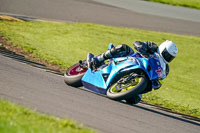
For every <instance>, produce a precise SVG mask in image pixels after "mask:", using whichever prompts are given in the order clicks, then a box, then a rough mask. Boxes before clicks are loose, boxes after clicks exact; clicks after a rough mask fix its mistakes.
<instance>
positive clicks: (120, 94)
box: [107, 77, 147, 102]
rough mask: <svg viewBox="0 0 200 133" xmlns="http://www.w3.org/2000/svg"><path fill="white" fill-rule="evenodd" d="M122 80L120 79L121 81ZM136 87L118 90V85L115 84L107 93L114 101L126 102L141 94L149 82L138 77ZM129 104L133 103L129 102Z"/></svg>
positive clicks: (131, 86)
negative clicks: (125, 100)
mask: <svg viewBox="0 0 200 133" xmlns="http://www.w3.org/2000/svg"><path fill="white" fill-rule="evenodd" d="M119 80H120V79H119ZM135 80H137V81H135V84H134V85H130V86H128V87H127V88H125V89H121V90H119V89H116V88H119V86H118V83H117V82H116V83H114V84H113V85H112V86H111V87H110V88H109V89H108V91H107V96H108V98H110V99H112V100H117V101H120V100H124V99H131V98H132V97H134V96H136V95H138V94H140V93H141V92H142V91H144V89H145V88H146V87H147V80H146V78H145V77H138V78H137V79H135ZM128 102H131V101H129V100H128Z"/></svg>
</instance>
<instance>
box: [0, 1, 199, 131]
mask: <svg viewBox="0 0 200 133" xmlns="http://www.w3.org/2000/svg"><path fill="white" fill-rule="evenodd" d="M37 2H39V1H38V0H32V1H25V0H18V1H15V0H6V1H5V0H0V12H4V13H5V12H6V13H12V14H21V15H26V16H33V17H37V18H38V17H39V18H47V19H52V20H56V19H58V20H63V21H76V22H93V23H100V24H108V25H115V26H126V27H134V25H135V26H136V27H137V28H145V29H152V30H157V31H165V30H166V31H167V29H168V28H172V27H173V26H175V25H182V26H184V25H185V24H190V26H191V27H193V28H191V27H190V26H188V28H187V30H184V29H183V28H180V27H181V26H180V27H179V28H177V27H176V26H175V27H174V33H176V32H177V33H178V32H183V33H184V34H195V35H199V31H198V30H197V29H198V28H197V27H198V26H199V23H198V22H192V21H183V20H177V19H171V18H165V17H159V16H149V15H145V14H141V13H136V12H133V11H129V10H127V9H123V8H118V7H114V6H111V5H109V6H108V5H105V4H100V3H96V2H91V1H89V0H74V1H71V0H68V1H66V0H65V1H64V0H57V1H56V3H55V2H54V0H49V1H47V0H43V3H41V4H38V3H37ZM65 2H67V3H68V4H66V3H65ZM6 3H7V4H6ZM8 3H9V4H8ZM28 5H29V6H28ZM30 5H31V6H30ZM64 14H65V15H64ZM95 14H96V15H95ZM116 15H117V16H116ZM95 16H96V17H95ZM97 16H98V17H97ZM130 16H134V18H137V19H135V20H134V19H133V20H132V18H131V19H130ZM146 18H149V19H151V23H150V25H149V24H148V23H147V22H146V21H147V20H146ZM152 18H154V19H152ZM163 19H165V20H168V21H163ZM158 20H159V21H160V23H161V24H158V22H156V21H158ZM171 20H173V21H171ZM130 21H132V22H130ZM135 21H136V22H137V23H133V22H135ZM149 22H150V21H149ZM153 22H154V23H153ZM169 22H170V23H171V22H174V23H173V24H172V23H171V25H173V26H172V27H168V28H166V27H167V25H170V23H169ZM155 23H156V24H157V25H156V24H155ZM179 23H180V24H179ZM163 24H166V27H163V26H162V25H163ZM195 26H197V27H195ZM195 28H196V29H195ZM172 29H173V28H172ZM191 29H193V30H191ZM170 31H171V30H170ZM8 56H9V57H8ZM20 58H21V57H20ZM25 62H27V61H25ZM0 75H1V76H0V97H1V98H3V99H7V100H11V101H13V102H15V103H19V104H22V105H24V106H28V107H30V108H33V109H36V110H38V111H39V112H44V113H48V114H51V115H55V116H59V117H62V118H70V119H74V120H76V121H78V122H80V123H83V124H84V125H86V126H89V127H92V128H95V129H97V130H99V131H100V132H106V133H133V132H136V133H138V132H139V133H140V132H141V133H146V132H148V133H155V132H156V133H157V132H162V133H173V132H181V133H199V131H200V124H199V123H197V122H194V121H191V120H187V119H184V118H181V117H179V116H176V115H174V114H171V113H166V112H163V111H160V110H156V109H153V108H151V107H149V106H145V105H143V104H138V105H135V106H132V105H127V104H125V103H123V102H116V101H112V100H109V99H107V98H106V97H104V96H101V95H97V94H95V93H92V92H90V91H88V90H87V89H84V88H73V87H70V86H67V85H65V84H64V82H63V76H60V75H56V74H52V73H50V72H46V71H45V70H43V69H39V68H36V67H32V66H30V65H27V64H25V63H22V62H19V61H16V60H15V59H14V58H13V57H12V56H10V55H5V54H2V53H0Z"/></svg>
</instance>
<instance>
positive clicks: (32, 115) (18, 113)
mask: <svg viewBox="0 0 200 133" xmlns="http://www.w3.org/2000/svg"><path fill="white" fill-rule="evenodd" d="M94 132H95V131H94V130H91V129H86V128H83V126H81V125H78V124H76V123H74V122H73V121H69V120H64V119H60V118H56V117H52V116H48V115H44V114H39V113H36V112H35V111H32V110H30V109H27V108H24V107H21V106H18V105H15V104H12V103H10V102H7V101H3V100H1V99H0V133H94Z"/></svg>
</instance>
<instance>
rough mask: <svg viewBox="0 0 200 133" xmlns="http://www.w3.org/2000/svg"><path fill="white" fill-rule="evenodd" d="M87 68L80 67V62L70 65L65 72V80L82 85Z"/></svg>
mask: <svg viewBox="0 0 200 133" xmlns="http://www.w3.org/2000/svg"><path fill="white" fill-rule="evenodd" d="M86 71H87V68H82V67H80V65H79V63H77V64H75V65H73V66H72V67H70V68H69V69H68V70H67V71H66V72H65V74H64V81H65V83H66V84H68V85H70V86H74V87H80V86H82V82H81V79H82V77H83V75H84V74H85V72H86Z"/></svg>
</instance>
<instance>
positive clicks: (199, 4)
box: [147, 0, 200, 9]
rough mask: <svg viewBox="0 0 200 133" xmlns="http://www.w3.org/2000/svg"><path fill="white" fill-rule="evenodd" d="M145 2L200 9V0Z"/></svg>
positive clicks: (154, 0) (156, 0)
mask: <svg viewBox="0 0 200 133" xmlns="http://www.w3.org/2000/svg"><path fill="white" fill-rule="evenodd" d="M147 1H153V2H159V3H163V4H170V5H175V6H183V7H189V8H195V9H200V0H147Z"/></svg>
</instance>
